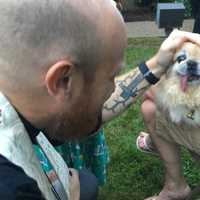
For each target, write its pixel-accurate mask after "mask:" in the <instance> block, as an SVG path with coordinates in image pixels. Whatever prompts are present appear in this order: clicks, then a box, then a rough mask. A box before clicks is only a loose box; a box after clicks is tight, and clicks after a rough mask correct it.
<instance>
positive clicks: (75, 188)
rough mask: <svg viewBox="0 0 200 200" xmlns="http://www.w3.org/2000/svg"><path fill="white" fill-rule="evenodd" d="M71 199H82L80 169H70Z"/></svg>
mask: <svg viewBox="0 0 200 200" xmlns="http://www.w3.org/2000/svg"><path fill="white" fill-rule="evenodd" d="M69 192H70V200H80V181H79V174H78V171H77V170H75V169H71V168H70V169H69Z"/></svg>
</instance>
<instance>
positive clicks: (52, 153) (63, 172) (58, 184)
mask: <svg viewBox="0 0 200 200" xmlns="http://www.w3.org/2000/svg"><path fill="white" fill-rule="evenodd" d="M36 141H37V143H38V145H39V146H40V148H41V150H42V152H43V153H44V155H45V156H46V158H47V159H48V161H49V163H50V164H51V166H52V168H53V169H52V170H51V175H52V174H53V177H54V178H53V179H52V178H51V175H50V174H49V173H47V172H45V171H44V173H45V174H46V176H47V178H48V180H49V183H50V184H51V189H52V192H53V193H54V195H55V198H56V199H57V200H69V191H68V188H69V170H68V167H67V165H66V163H65V161H64V160H63V159H62V157H61V155H60V154H59V153H58V152H57V151H56V150H55V148H54V147H53V146H52V145H51V144H50V142H49V141H48V140H47V138H46V137H45V136H44V134H43V133H42V132H40V133H39V134H38V136H37V137H36ZM61 176H62V179H61ZM61 180H62V181H61Z"/></svg>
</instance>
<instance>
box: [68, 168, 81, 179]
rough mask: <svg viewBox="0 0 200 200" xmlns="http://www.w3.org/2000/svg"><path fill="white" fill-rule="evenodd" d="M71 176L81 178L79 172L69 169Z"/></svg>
mask: <svg viewBox="0 0 200 200" xmlns="http://www.w3.org/2000/svg"><path fill="white" fill-rule="evenodd" d="M69 175H70V177H71V178H72V177H73V178H79V173H78V171H77V170H75V169H72V168H69Z"/></svg>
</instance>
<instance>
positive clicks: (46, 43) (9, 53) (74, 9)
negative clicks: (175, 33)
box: [0, 0, 122, 89]
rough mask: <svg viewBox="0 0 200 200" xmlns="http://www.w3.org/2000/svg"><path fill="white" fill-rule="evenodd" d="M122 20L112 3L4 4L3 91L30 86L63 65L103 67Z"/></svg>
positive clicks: (21, 0) (33, 0)
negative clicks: (60, 62) (53, 66)
mask: <svg viewBox="0 0 200 200" xmlns="http://www.w3.org/2000/svg"><path fill="white" fill-rule="evenodd" d="M115 17H116V18H117V19H115V20H113V19H112V18H115ZM120 20H121V19H120V17H119V14H118V13H117V10H116V9H115V8H114V6H113V5H112V3H111V1H108V0H102V1H96V0H84V1H82V0H73V1H71V0H42V1H41V0H29V1H26V0H0V80H1V83H0V89H1V87H4V86H5V85H6V86H8V85H9V84H10V87H11V88H12V85H13V84H14V86H19V87H23V86H24V87H25V86H26V87H28V86H29V85H32V84H33V83H34V82H36V81H38V79H39V77H40V75H39V74H41V71H45V70H47V69H48V67H49V66H50V65H51V64H53V63H55V62H56V61H58V60H62V59H66V58H67V59H70V60H71V61H72V62H73V63H75V64H76V65H77V66H81V67H82V68H85V69H86V68H91V67H92V66H95V65H96V64H98V63H99V62H102V61H103V59H106V58H105V55H104V54H103V52H102V51H104V50H105V46H106V45H107V42H108V41H109V39H110V38H109V37H108V36H109V35H110V34H111V35H110V36H111V37H112V36H113V34H114V33H113V34H112V33H109V31H110V28H109V26H110V25H112V26H114V24H115V25H116V24H117V23H122V22H120ZM114 21H115V23H114ZM121 21H122V20H121ZM109 22H110V23H109ZM113 23H114V24H113ZM106 35H107V37H105V36H106ZM22 83H23V84H22ZM24 83H25V84H24Z"/></svg>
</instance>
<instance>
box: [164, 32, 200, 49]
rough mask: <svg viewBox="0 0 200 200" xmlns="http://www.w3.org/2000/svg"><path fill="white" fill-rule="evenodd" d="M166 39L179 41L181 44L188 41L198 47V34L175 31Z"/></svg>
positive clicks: (199, 40) (199, 39)
mask: <svg viewBox="0 0 200 200" xmlns="http://www.w3.org/2000/svg"><path fill="white" fill-rule="evenodd" d="M168 38H169V40H177V39H181V41H182V42H186V41H190V42H193V43H195V44H197V45H199V46H200V34H197V33H191V32H186V31H179V30H177V29H175V30H174V31H172V33H171V34H170V36H169V37H168Z"/></svg>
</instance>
